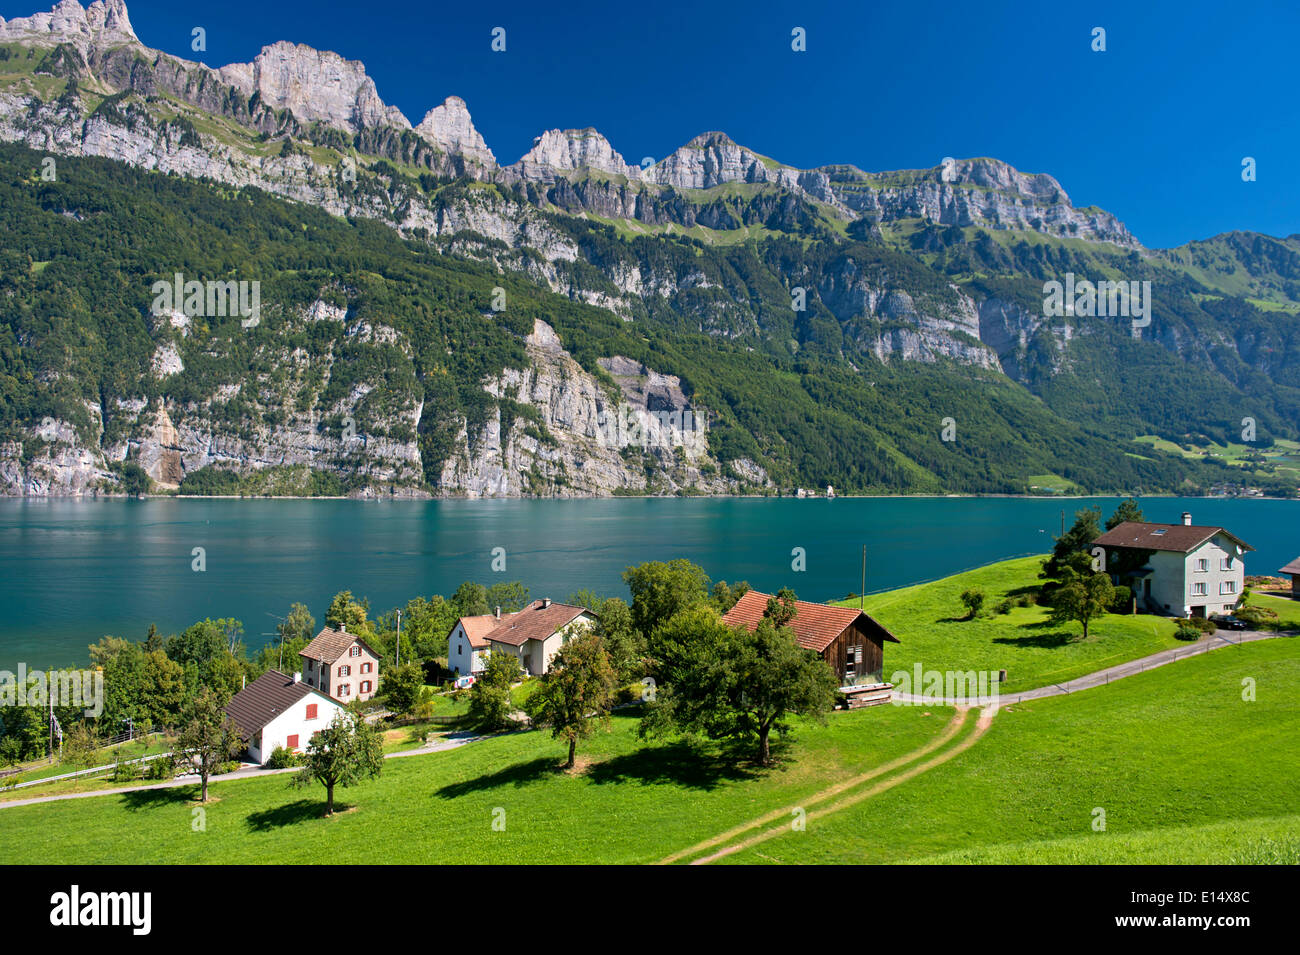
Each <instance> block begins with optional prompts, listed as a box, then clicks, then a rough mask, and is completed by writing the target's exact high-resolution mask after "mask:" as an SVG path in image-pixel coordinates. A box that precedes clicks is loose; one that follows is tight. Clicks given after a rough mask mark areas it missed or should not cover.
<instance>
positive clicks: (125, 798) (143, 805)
mask: <svg viewBox="0 0 1300 955" xmlns="http://www.w3.org/2000/svg"><path fill="white" fill-rule="evenodd" d="M202 793H203V787H202V785H201V784H200V783H194V784H193V785H186V786H172V787H169V788H167V789H137V790H135V791H133V792H129V793H122V802H123V803H124V804H125V805H126V808H127V809H129V810H131V812H139V811H140V810H142V809H157V808H159V807H162V806H174V805H176V804H177V803H184V802H198V799H199V796H200V795H202Z"/></svg>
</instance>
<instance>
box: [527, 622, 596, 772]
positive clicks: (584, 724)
mask: <svg viewBox="0 0 1300 955" xmlns="http://www.w3.org/2000/svg"><path fill="white" fill-rule="evenodd" d="M616 683H617V681H616V678H615V672H614V667H613V666H612V665H611V664H610V661H609V654H608V653H607V652H606V650H605V644H604V641H603V640H602V639H601V637H600V635H599V634H597V633H592V632H587V633H583V634H580V635H578V636H576V637H573V638H571V639H570V640H569V641H568V642H567V643H565V644H564V646H562V647H561V648H560V649H559V650H558V651H557V652H556V654H555V656H554V657H553V658H552V660H551V665H550V668H549V669H548V670H547V671H546V673H545V674H544V675H543V676H542V678H541V680H540V681H539V683H538V687H537V689H536V690H535V691H534V692H533V694H532V696H530V697H529V698H528V702H527V704H526V706H525V709H526V710H527V712H528V715H529V717H530V718H531V719H532V721H533V722H534V723H535V724H537V725H539V726H550V727H551V735H552V736H553V737H554V738H555V739H563V740H565V741H566V742H567V743H568V744H569V761H568V763H566V764H565V765H566V766H567V768H569V769H572V768H573V766H574V762H575V760H576V758H577V749H578V740H580V739H584V738H586V737H587V736H589V735H590V734H591V732H592V730H593V729H594V728H595V726H596V725H597V724H598V723H600V724H604V725H606V726H608V725H609V711H610V708H611V707H612V706H613V704H614V688H615V686H616Z"/></svg>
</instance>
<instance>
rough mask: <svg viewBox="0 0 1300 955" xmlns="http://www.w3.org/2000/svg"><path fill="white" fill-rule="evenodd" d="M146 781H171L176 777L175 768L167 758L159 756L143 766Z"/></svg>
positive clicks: (169, 758)
mask: <svg viewBox="0 0 1300 955" xmlns="http://www.w3.org/2000/svg"><path fill="white" fill-rule="evenodd" d="M144 775H145V778H146V779H171V778H172V777H173V776H175V775H176V766H175V764H174V763H172V761H171V757H169V756H159V757H158V758H157V759H151V760H149V762H147V763H146V764H145V772H144Z"/></svg>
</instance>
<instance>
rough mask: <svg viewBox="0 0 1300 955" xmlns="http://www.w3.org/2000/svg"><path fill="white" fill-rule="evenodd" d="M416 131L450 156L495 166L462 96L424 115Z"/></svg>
mask: <svg viewBox="0 0 1300 955" xmlns="http://www.w3.org/2000/svg"><path fill="white" fill-rule="evenodd" d="M415 131H416V132H417V133H419V134H420V135H421V136H422V137H424V138H425V139H427V140H428V141H429V142H431V143H433V144H435V145H436V146H438V147H439V148H440V149H444V150H446V151H447V152H449V153H457V154H459V155H461V156H464V157H465V158H466V159H469V160H472V161H473V162H475V163H479V164H481V165H482V166H483V167H485V169H486V168H491V167H494V166H496V162H497V160H496V157H495V156H493V155H492V150H490V149H488V146H487V143H486V142H484V141H483V137H482V136H481V135H480V134H479V131H478V130H477V129H475V128H474V121H473V120H472V119H471V118H470V115H469V107H467V106H466V105H465V101H464V100H463V99H461V98H460V97H459V96H448V97H447V99H446V100H445V101H444V102H443V104H442V105H441V106H435V107H434V108H433V109H431V110H429V112H428V113H426V114H425V116H424V119H422V120H421V121H420V125H419V126H416V127H415Z"/></svg>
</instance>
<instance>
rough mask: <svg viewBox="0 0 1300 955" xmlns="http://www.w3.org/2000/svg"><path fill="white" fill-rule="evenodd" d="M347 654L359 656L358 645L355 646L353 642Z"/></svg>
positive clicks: (359, 649)
mask: <svg viewBox="0 0 1300 955" xmlns="http://www.w3.org/2000/svg"><path fill="white" fill-rule="evenodd" d="M348 656H350V657H359V656H361V648H360V647H358V646H356V645H355V644H354V645H353V646H352V648H351V649H350V650H348Z"/></svg>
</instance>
